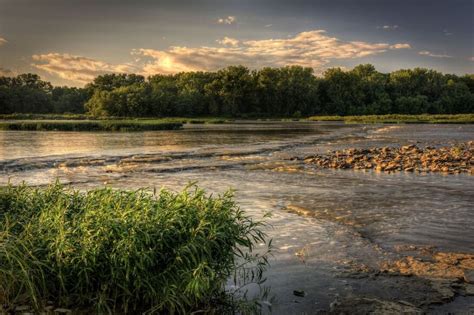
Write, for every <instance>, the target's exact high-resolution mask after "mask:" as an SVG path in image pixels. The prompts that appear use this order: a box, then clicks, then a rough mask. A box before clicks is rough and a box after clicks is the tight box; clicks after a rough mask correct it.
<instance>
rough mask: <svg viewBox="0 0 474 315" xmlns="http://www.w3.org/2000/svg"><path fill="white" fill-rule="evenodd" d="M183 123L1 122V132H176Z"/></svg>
mask: <svg viewBox="0 0 474 315" xmlns="http://www.w3.org/2000/svg"><path fill="white" fill-rule="evenodd" d="M181 127H182V123H178V122H164V121H159V120H158V121H155V120H150V121H147V120H95V121H92V120H62V121H61V120H56V121H53V120H49V121H48V120H43V121H35V120H24V121H11V122H0V130H24V131H153V130H176V129H180V128H181Z"/></svg>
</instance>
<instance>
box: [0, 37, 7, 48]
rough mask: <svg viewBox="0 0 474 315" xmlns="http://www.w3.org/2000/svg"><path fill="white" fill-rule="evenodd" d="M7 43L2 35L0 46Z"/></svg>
mask: <svg viewBox="0 0 474 315" xmlns="http://www.w3.org/2000/svg"><path fill="white" fill-rule="evenodd" d="M6 43H7V40H6V39H5V38H3V37H0V46H2V45H3V44H6Z"/></svg>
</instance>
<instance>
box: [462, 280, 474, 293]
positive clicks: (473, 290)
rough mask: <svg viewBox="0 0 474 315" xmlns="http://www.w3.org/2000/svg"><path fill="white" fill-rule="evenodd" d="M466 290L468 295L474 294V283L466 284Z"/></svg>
mask: <svg viewBox="0 0 474 315" xmlns="http://www.w3.org/2000/svg"><path fill="white" fill-rule="evenodd" d="M464 291H465V293H466V295H474V284H469V283H468V284H466V285H465V286H464Z"/></svg>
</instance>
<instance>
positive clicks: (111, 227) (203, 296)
mask: <svg viewBox="0 0 474 315" xmlns="http://www.w3.org/2000/svg"><path fill="white" fill-rule="evenodd" d="M263 225H264V224H263V223H261V222H255V221H253V220H252V219H251V218H250V217H248V216H247V215H246V214H245V213H244V212H243V211H242V210H240V209H239V208H238V207H237V205H236V204H235V202H234V201H233V196H232V193H231V192H227V193H225V194H223V195H221V196H217V197H212V196H207V195H206V193H205V192H204V191H203V190H201V189H198V188H197V187H196V186H189V187H187V188H186V189H184V190H183V191H182V192H180V193H173V192H170V191H167V190H161V191H160V192H159V193H154V192H151V191H148V190H145V189H139V190H135V191H124V190H113V189H111V188H100V189H94V190H90V191H87V192H79V191H76V190H73V189H71V188H65V187H63V186H61V185H60V184H58V183H55V184H52V185H50V186H49V187H45V188H32V187H29V186H26V185H21V186H11V185H9V186H6V187H3V188H1V189H0V304H1V305H4V307H5V306H6V309H4V310H5V311H6V312H8V311H10V310H11V308H14V307H15V305H19V304H20V305H22V304H27V305H31V306H33V307H34V308H35V309H36V310H37V311H38V312H40V311H41V309H42V308H43V307H44V306H45V303H46V301H52V302H53V303H54V305H59V306H61V307H66V308H72V309H80V310H90V311H91V312H97V313H143V312H145V313H189V312H191V311H199V310H209V309H211V308H213V307H216V304H218V302H216V301H217V300H219V299H221V298H220V297H222V296H223V295H224V296H225V292H224V285H225V283H226V281H227V280H228V279H229V277H231V276H232V275H233V274H236V273H241V272H242V269H241V268H239V266H244V265H245V264H246V263H251V264H252V266H253V267H250V268H253V269H252V270H251V273H252V274H258V275H259V276H260V279H261V274H262V272H263V270H264V268H265V266H266V264H267V258H266V256H265V255H263V256H262V255H259V254H253V253H252V252H253V251H254V249H255V246H256V244H259V243H265V234H264V232H262V230H261V228H262V227H263ZM239 269H240V270H239ZM244 273H247V274H249V271H248V270H247V271H245V270H244Z"/></svg>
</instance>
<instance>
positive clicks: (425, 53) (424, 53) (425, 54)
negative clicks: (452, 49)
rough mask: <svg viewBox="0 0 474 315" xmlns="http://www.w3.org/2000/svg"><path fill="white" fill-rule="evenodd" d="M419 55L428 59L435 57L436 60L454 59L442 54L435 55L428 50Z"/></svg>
mask: <svg viewBox="0 0 474 315" xmlns="http://www.w3.org/2000/svg"><path fill="white" fill-rule="evenodd" d="M418 54H419V55H422V56H428V57H434V58H452V56H450V55H440V54H434V53H432V52H430V51H428V50H422V51H420V52H418Z"/></svg>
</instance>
